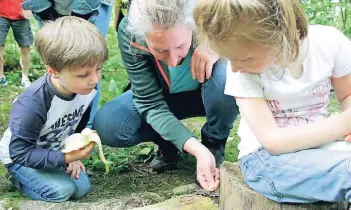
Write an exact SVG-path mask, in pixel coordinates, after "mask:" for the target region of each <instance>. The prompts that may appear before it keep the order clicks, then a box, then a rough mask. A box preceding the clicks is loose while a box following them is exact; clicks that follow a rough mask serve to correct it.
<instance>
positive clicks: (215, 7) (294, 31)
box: [194, 0, 308, 65]
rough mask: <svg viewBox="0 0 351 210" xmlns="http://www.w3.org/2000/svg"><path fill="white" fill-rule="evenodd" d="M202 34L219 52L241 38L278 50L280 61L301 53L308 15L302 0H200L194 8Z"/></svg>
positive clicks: (225, 50)
mask: <svg viewBox="0 0 351 210" xmlns="http://www.w3.org/2000/svg"><path fill="white" fill-rule="evenodd" d="M194 18H195V23H196V24H197V26H198V30H199V31H198V35H199V38H200V39H202V40H205V41H208V42H209V44H210V45H211V46H212V48H213V49H214V50H216V51H217V52H219V54H222V55H223V54H224V55H230V50H231V49H233V48H235V45H236V44H240V42H242V41H246V42H247V41H248V42H249V43H255V44H259V45H262V46H265V47H269V48H273V49H276V50H278V52H279V57H278V61H277V63H278V64H280V65H287V64H289V63H291V62H293V61H295V60H296V59H297V57H298V55H299V46H300V40H303V39H304V38H306V36H307V27H308V26H307V19H306V16H305V13H304V10H303V8H302V7H301V4H300V2H299V0H200V1H199V4H198V5H197V7H196V8H195V10H194Z"/></svg>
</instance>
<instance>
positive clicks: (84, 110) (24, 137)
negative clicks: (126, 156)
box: [0, 16, 108, 202]
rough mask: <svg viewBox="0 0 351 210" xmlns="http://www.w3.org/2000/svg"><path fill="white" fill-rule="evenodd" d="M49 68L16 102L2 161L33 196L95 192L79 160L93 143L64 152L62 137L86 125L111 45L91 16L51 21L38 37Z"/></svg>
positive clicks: (1, 145) (60, 197) (0, 150)
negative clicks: (90, 20)
mask: <svg viewBox="0 0 351 210" xmlns="http://www.w3.org/2000/svg"><path fill="white" fill-rule="evenodd" d="M35 47H36V49H37V51H38V53H39V55H40V56H41V58H42V60H43V62H44V64H45V65H46V69H47V73H46V74H45V75H43V76H42V77H41V78H39V79H38V80H37V81H36V82H34V83H32V85H31V86H29V87H28V88H27V89H25V90H24V92H23V93H22V94H21V95H20V96H18V98H17V99H16V100H15V101H14V103H13V104H12V110H11V114H10V120H9V128H8V129H7V130H6V131H5V134H4V136H3V137H2V139H1V142H0V160H1V162H2V163H3V164H5V166H6V168H7V170H8V174H9V175H10V176H9V177H10V180H11V182H12V183H13V184H15V186H16V187H17V188H18V189H19V190H20V191H21V192H22V193H24V194H25V195H27V196H28V197H29V198H31V199H33V200H43V201H49V202H62V201H66V200H70V199H79V198H82V197H83V196H85V195H87V194H88V192H89V191H90V186H91V185H90V180H89V177H88V175H87V174H86V173H85V167H84V165H83V164H82V163H81V161H80V160H82V159H85V158H87V157H89V156H90V153H91V152H92V150H93V148H94V144H90V145H89V146H87V147H85V148H84V149H81V150H77V151H73V152H70V153H62V152H61V149H62V148H63V140H64V139H65V138H66V137H68V136H69V135H72V134H73V133H75V132H80V131H81V130H82V129H83V128H85V127H86V125H87V122H88V120H89V116H90V109H91V104H92V100H93V98H94V96H95V94H96V84H97V83H98V81H99V80H100V79H101V65H102V64H103V63H104V62H105V60H106V59H107V54H108V52H107V47H106V43H105V40H104V38H103V36H102V35H101V34H100V32H99V31H98V29H97V28H96V27H95V26H94V25H93V24H91V23H89V22H88V21H86V20H84V19H81V18H78V17H72V16H67V17H63V18H60V19H57V20H56V21H55V22H49V23H47V24H46V25H45V26H44V27H43V28H42V29H41V30H40V31H39V32H38V33H37V34H36V37H35Z"/></svg>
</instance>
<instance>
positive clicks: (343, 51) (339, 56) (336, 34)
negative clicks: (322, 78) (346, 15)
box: [331, 28, 351, 77]
mask: <svg viewBox="0 0 351 210" xmlns="http://www.w3.org/2000/svg"><path fill="white" fill-rule="evenodd" d="M331 35H332V36H331V37H333V38H332V40H333V42H336V47H337V49H336V53H335V57H334V68H333V77H343V76H345V75H348V74H350V73H351V41H350V39H348V38H347V37H346V36H345V35H344V34H343V33H342V32H341V31H339V30H337V29H336V28H332V34H331ZM333 44H335V43H333Z"/></svg>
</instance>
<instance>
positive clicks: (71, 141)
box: [61, 128, 110, 173]
mask: <svg viewBox="0 0 351 210" xmlns="http://www.w3.org/2000/svg"><path fill="white" fill-rule="evenodd" d="M92 141H93V142H96V144H97V145H98V147H99V158H100V160H101V162H102V163H104V165H105V171H106V173H108V172H109V171H110V166H109V164H110V163H109V162H108V161H107V160H106V158H105V156H104V153H103V151H102V145H101V140H100V137H99V135H98V134H97V132H96V131H94V130H91V129H89V128H85V129H84V130H83V131H82V132H81V133H75V134H73V135H71V136H69V137H67V138H66V139H65V140H64V146H63V147H64V148H63V149H62V150H61V151H62V152H63V153H68V152H72V151H75V150H79V149H81V148H84V147H85V146H87V145H88V144H89V143H90V142H92Z"/></svg>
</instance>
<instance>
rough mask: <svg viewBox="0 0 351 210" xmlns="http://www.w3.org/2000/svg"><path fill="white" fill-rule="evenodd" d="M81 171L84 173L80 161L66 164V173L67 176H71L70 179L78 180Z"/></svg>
mask: <svg viewBox="0 0 351 210" xmlns="http://www.w3.org/2000/svg"><path fill="white" fill-rule="evenodd" d="M81 170H83V172H84V173H86V171H85V167H84V165H83V163H82V162H81V161H80V160H77V161H74V162H71V163H69V164H68V167H67V169H66V172H67V174H70V175H71V179H74V178H76V179H79V175H80V171H81Z"/></svg>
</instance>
